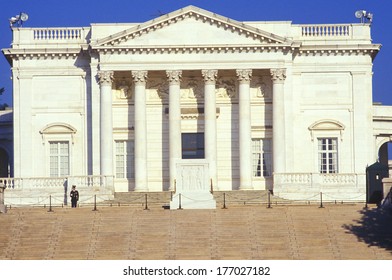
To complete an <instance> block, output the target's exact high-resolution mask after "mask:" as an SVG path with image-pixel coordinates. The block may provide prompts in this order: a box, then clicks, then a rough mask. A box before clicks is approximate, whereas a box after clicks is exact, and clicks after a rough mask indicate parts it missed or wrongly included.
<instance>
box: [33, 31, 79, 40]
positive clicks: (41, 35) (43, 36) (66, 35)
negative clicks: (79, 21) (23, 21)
mask: <svg viewBox="0 0 392 280" xmlns="http://www.w3.org/2000/svg"><path fill="white" fill-rule="evenodd" d="M32 31H33V36H34V37H33V38H34V40H80V39H82V38H83V39H84V30H83V29H82V28H34V29H32Z"/></svg>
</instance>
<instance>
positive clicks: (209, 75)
mask: <svg viewBox="0 0 392 280" xmlns="http://www.w3.org/2000/svg"><path fill="white" fill-rule="evenodd" d="M201 74H202V76H203V78H204V82H205V83H206V84H207V83H208V84H215V82H216V78H217V77H218V70H201Z"/></svg>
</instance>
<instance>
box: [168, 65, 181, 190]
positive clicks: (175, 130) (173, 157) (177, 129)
mask: <svg viewBox="0 0 392 280" xmlns="http://www.w3.org/2000/svg"><path fill="white" fill-rule="evenodd" d="M166 75H167V78H168V81H169V168H170V184H169V189H170V190H174V184H175V183H174V182H175V179H176V162H177V161H178V160H180V159H181V102H180V84H181V78H182V71H180V70H174V71H166Z"/></svg>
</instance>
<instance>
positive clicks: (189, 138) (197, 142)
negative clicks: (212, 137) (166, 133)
mask: <svg viewBox="0 0 392 280" xmlns="http://www.w3.org/2000/svg"><path fill="white" fill-rule="evenodd" d="M181 138H182V139H181V143H182V158H183V159H193V158H204V133H182V135H181Z"/></svg>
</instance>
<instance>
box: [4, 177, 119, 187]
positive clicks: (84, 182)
mask: <svg viewBox="0 0 392 280" xmlns="http://www.w3.org/2000/svg"><path fill="white" fill-rule="evenodd" d="M111 180H112V177H107V176H99V175H96V176H95V175H94V176H93V175H91V176H72V177H55V178H52V177H41V178H0V181H2V182H3V184H4V186H5V188H6V189H39V188H57V187H65V186H68V187H70V186H71V185H76V186H78V187H81V188H92V187H99V188H103V187H106V186H107V185H108V184H111V183H112V182H111Z"/></svg>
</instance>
